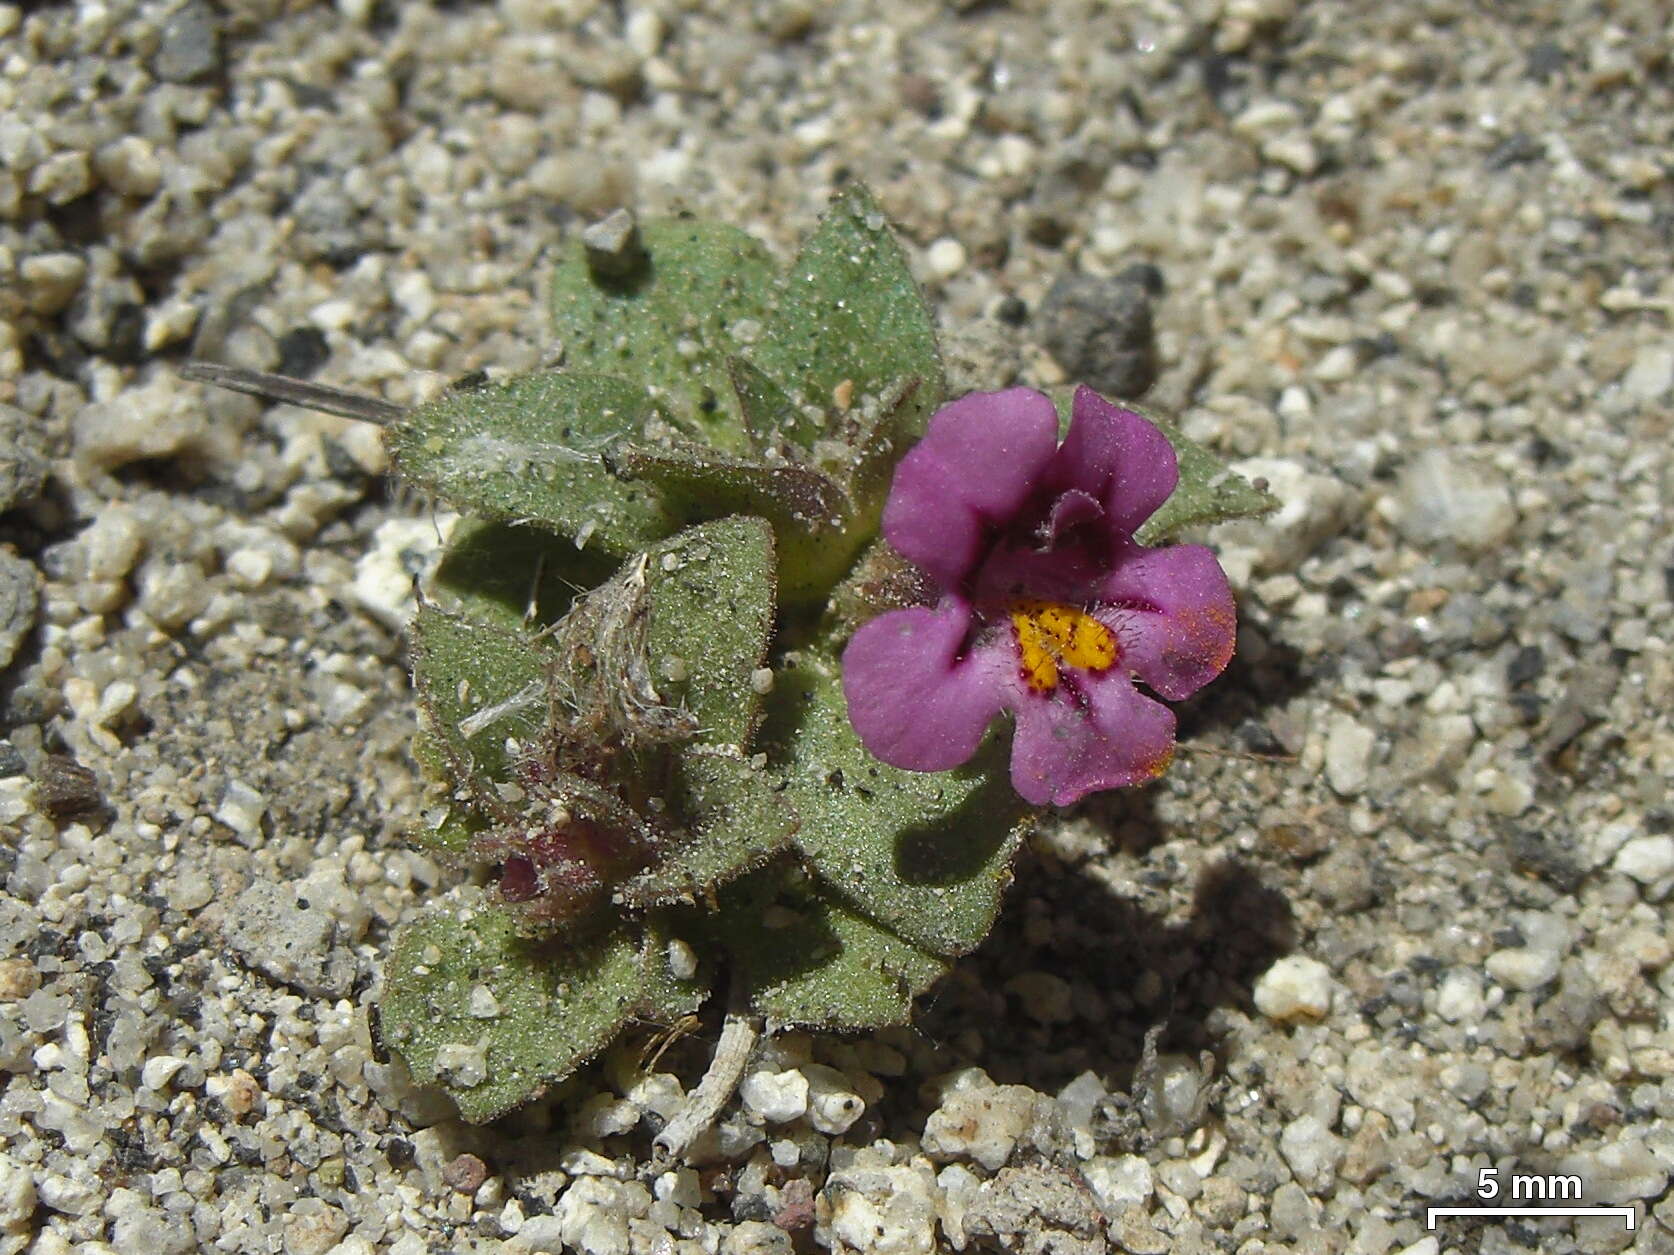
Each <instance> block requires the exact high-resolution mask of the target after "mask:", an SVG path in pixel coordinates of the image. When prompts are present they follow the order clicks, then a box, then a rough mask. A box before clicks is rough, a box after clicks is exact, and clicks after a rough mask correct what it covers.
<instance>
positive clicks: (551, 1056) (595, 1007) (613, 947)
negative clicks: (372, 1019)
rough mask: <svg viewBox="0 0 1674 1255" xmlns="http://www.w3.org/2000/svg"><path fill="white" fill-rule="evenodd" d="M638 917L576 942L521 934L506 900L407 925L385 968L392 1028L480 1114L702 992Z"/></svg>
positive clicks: (552, 1079)
mask: <svg viewBox="0 0 1674 1255" xmlns="http://www.w3.org/2000/svg"><path fill="white" fill-rule="evenodd" d="M653 938H654V939H653V940H652V941H650V942H645V941H642V939H641V937H640V935H639V931H638V926H637V925H630V924H622V925H619V926H618V927H617V928H616V929H615V930H614V931H612V932H609V933H607V934H605V935H604V936H602V937H597V938H594V939H592V940H589V941H588V942H586V943H585V944H584V945H582V946H579V947H575V948H570V947H566V946H563V945H561V944H558V943H555V942H551V941H535V940H531V939H528V938H525V937H522V936H519V935H518V932H517V928H516V920H515V917H514V916H513V914H512V912H510V911H508V910H506V909H504V908H503V907H484V906H480V905H479V906H473V907H455V908H452V909H449V908H446V907H443V908H437V909H433V910H431V911H430V912H428V913H426V914H425V915H423V916H421V917H420V918H419V919H418V920H417V921H415V922H414V923H413V924H411V925H409V926H408V927H407V928H406V929H405V930H404V931H403V932H402V933H401V935H400V937H399V938H398V939H397V940H396V943H395V947H394V950H393V952H392V953H391V955H390V957H389V961H388V963H387V964H386V965H385V969H384V997H383V1003H382V1006H381V1008H380V1018H381V1022H382V1027H383V1034H384V1039H385V1040H386V1041H387V1042H388V1043H389V1044H390V1045H391V1046H393V1047H394V1048H395V1049H396V1050H397V1051H399V1052H400V1054H401V1057H402V1058H403V1059H405V1060H406V1062H407V1067H408V1069H409V1070H410V1071H411V1072H412V1074H413V1078H414V1079H415V1080H417V1081H418V1082H419V1083H420V1084H426V1085H428V1084H439V1085H441V1086H442V1087H443V1088H444V1089H445V1090H447V1092H448V1094H449V1095H450V1096H451V1097H452V1098H453V1100H454V1102H456V1103H457V1104H458V1105H459V1111H460V1114H461V1115H462V1116H464V1117H465V1119H467V1120H469V1121H471V1122H472V1123H475V1124H480V1123H483V1122H484V1121H487V1120H492V1119H494V1118H495V1117H496V1116H499V1115H502V1114H504V1113H505V1112H507V1111H510V1110H511V1109H512V1108H513V1107H516V1106H519V1105H520V1104H522V1103H525V1102H528V1101H530V1100H531V1099H534V1098H537V1097H539V1096H540V1095H541V1094H542V1093H544V1092H545V1090H546V1089H547V1087H548V1086H550V1085H553V1084H556V1083H557V1082H559V1081H561V1080H563V1079H564V1078H565V1077H567V1076H569V1075H570V1073H572V1072H574V1071H575V1069H576V1068H578V1067H580V1066H581V1065H582V1064H583V1063H585V1062H586V1061H587V1060H588V1059H590V1058H592V1057H593V1056H594V1055H595V1054H597V1053H598V1052H599V1051H600V1050H602V1049H603V1048H604V1047H605V1046H606V1045H608V1044H609V1043H610V1041H611V1040H612V1039H613V1038H614V1037H615V1036H616V1034H617V1033H618V1032H619V1031H620V1030H621V1029H622V1027H623V1026H624V1025H625V1024H626V1023H627V1022H628V1021H629V1020H630V1019H631V1018H633V1017H635V1016H637V1015H648V1016H653V1017H657V1018H660V1017H662V1016H664V1015H668V1016H669V1017H670V1018H673V1014H678V1013H679V1012H678V1011H676V1010H673V1009H674V1008H688V1009H689V1007H692V1006H695V1005H696V1004H697V1002H700V1001H701V990H700V989H699V988H698V987H696V986H694V985H692V984H690V983H688V982H680V981H677V980H675V979H674V977H673V975H672V973H670V972H669V970H668V957H667V956H668V948H667V937H666V935H664V934H662V933H661V932H660V931H658V932H656V933H654V934H653Z"/></svg>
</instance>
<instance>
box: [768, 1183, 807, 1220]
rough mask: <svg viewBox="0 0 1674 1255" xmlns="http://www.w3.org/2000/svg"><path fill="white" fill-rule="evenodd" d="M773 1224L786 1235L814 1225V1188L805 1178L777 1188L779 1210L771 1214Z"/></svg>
mask: <svg viewBox="0 0 1674 1255" xmlns="http://www.w3.org/2000/svg"><path fill="white" fill-rule="evenodd" d="M773 1223H774V1224H775V1225H777V1226H778V1227H779V1228H781V1229H783V1230H785V1232H787V1233H795V1232H797V1231H798V1230H800V1229H806V1228H808V1227H809V1226H810V1225H812V1224H813V1223H814V1187H813V1185H812V1184H810V1183H809V1181H808V1179H807V1178H806V1177H797V1178H796V1179H795V1180H792V1181H786V1182H785V1183H784V1185H782V1186H780V1187H779V1210H778V1211H776V1212H774V1213H773Z"/></svg>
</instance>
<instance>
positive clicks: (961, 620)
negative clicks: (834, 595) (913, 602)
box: [843, 600, 1009, 771]
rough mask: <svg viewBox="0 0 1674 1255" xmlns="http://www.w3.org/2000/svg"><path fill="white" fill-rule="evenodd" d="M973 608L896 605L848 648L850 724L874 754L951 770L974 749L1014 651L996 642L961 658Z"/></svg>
mask: <svg viewBox="0 0 1674 1255" xmlns="http://www.w3.org/2000/svg"><path fill="white" fill-rule="evenodd" d="M970 625H971V608H970V607H969V606H968V605H966V604H965V603H963V602H960V601H954V600H949V601H946V602H944V603H943V604H942V605H941V606H938V607H937V608H936V609H934V610H930V609H912V610H892V611H890V612H889V613H888V614H884V615H880V616H879V617H877V618H876V619H873V620H872V621H871V622H870V623H867V624H865V625H864V626H862V627H861V629H860V630H859V631H858V632H856V633H855V634H854V637H853V639H852V640H850V641H849V645H848V648H847V649H845V650H844V651H843V695H844V696H845V697H846V698H847V699H848V703H849V723H850V724H851V725H852V726H853V727H854V730H855V732H856V733H857V734H858V735H859V736H860V740H861V743H862V744H863V745H865V746H866V748H867V749H868V750H869V751H871V753H872V754H874V755H875V756H876V757H878V758H881V759H883V761H884V762H886V763H889V764H890V765H891V766H894V767H904V768H906V769H907V770H908V771H947V770H949V769H950V768H953V767H957V766H959V764H960V763H963V762H965V761H966V760H968V759H969V758H970V757H971V755H972V754H974V753H976V749H977V746H978V745H979V744H981V742H982V737H983V733H984V732H986V731H987V730H988V725H989V723H990V722H992V721H993V718H994V716H995V715H997V714H998V713H999V712H1000V709H1001V707H1002V705H1003V703H1004V697H1005V693H1004V687H1005V684H1004V681H1005V676H1006V673H1007V667H1008V665H1009V659H1008V657H1007V656H1006V655H1005V654H1004V653H1003V652H1002V651H1001V650H1000V649H998V648H995V647H990V648H988V649H986V650H985V649H976V650H972V651H971V652H970V653H969V654H968V655H966V656H964V657H961V656H960V653H961V650H963V649H964V648H965V640H966V635H967V633H968V632H969V630H970Z"/></svg>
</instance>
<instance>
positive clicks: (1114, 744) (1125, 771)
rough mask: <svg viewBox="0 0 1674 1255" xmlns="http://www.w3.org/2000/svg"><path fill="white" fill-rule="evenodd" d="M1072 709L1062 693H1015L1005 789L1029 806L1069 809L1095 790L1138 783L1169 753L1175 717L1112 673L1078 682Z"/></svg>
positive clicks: (1152, 773) (1162, 763)
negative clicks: (1078, 699)
mask: <svg viewBox="0 0 1674 1255" xmlns="http://www.w3.org/2000/svg"><path fill="white" fill-rule="evenodd" d="M1078 686H1079V689H1080V693H1081V695H1082V697H1083V699H1084V701H1083V702H1081V703H1077V702H1075V701H1074V700H1073V699H1072V695H1071V694H1070V693H1069V692H1067V691H1066V690H1065V689H1063V688H1060V689H1059V690H1058V691H1057V692H1055V693H1052V694H1048V695H1042V694H1036V693H1029V692H1021V693H1019V694H1018V696H1017V699H1016V704H1015V709H1016V712H1017V734H1016V739H1015V740H1014V741H1013V743H1012V747H1011V783H1012V787H1013V788H1015V789H1016V790H1017V792H1018V793H1019V794H1020V795H1021V796H1022V797H1023V800H1024V801H1026V802H1029V803H1031V804H1033V805H1035V806H1045V805H1047V804H1048V803H1050V804H1051V805H1054V806H1069V805H1071V804H1072V803H1074V802H1079V801H1080V800H1081V799H1082V798H1084V797H1086V796H1087V795H1088V794H1089V793H1094V792H1097V791H1098V790H1100V789H1120V788H1125V787H1126V786H1128V785H1133V784H1143V783H1144V782H1145V781H1147V780H1154V779H1156V777H1157V776H1159V775H1161V774H1162V773H1163V771H1164V770H1165V769H1166V768H1167V766H1168V761H1169V759H1170V758H1171V757H1172V756H1173V753H1174V712H1173V711H1171V710H1169V708H1168V707H1167V706H1164V705H1163V704H1162V703H1161V702H1154V701H1152V700H1151V699H1150V698H1148V697H1145V696H1143V695H1142V694H1140V693H1139V692H1137V691H1136V690H1135V689H1134V687H1133V681H1131V680H1130V679H1128V677H1127V675H1126V673H1124V672H1123V671H1122V670H1121V669H1120V668H1115V669H1112V670H1110V671H1107V672H1105V673H1104V674H1103V675H1099V676H1083V677H1081V678H1080V680H1079V685H1078Z"/></svg>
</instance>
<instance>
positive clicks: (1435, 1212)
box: [1424, 1207, 1636, 1232]
mask: <svg viewBox="0 0 1674 1255" xmlns="http://www.w3.org/2000/svg"><path fill="white" fill-rule="evenodd" d="M1438 1216H1537V1217H1538V1216H1620V1217H1621V1218H1622V1219H1623V1220H1625V1221H1627V1227H1628V1230H1629V1232H1631V1231H1632V1230H1633V1228H1634V1220H1635V1218H1636V1215H1635V1212H1634V1210H1633V1208H1631V1207H1426V1208H1425V1209H1424V1227H1425V1228H1426V1229H1434V1228H1435V1227H1436V1218H1437V1217H1438Z"/></svg>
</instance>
